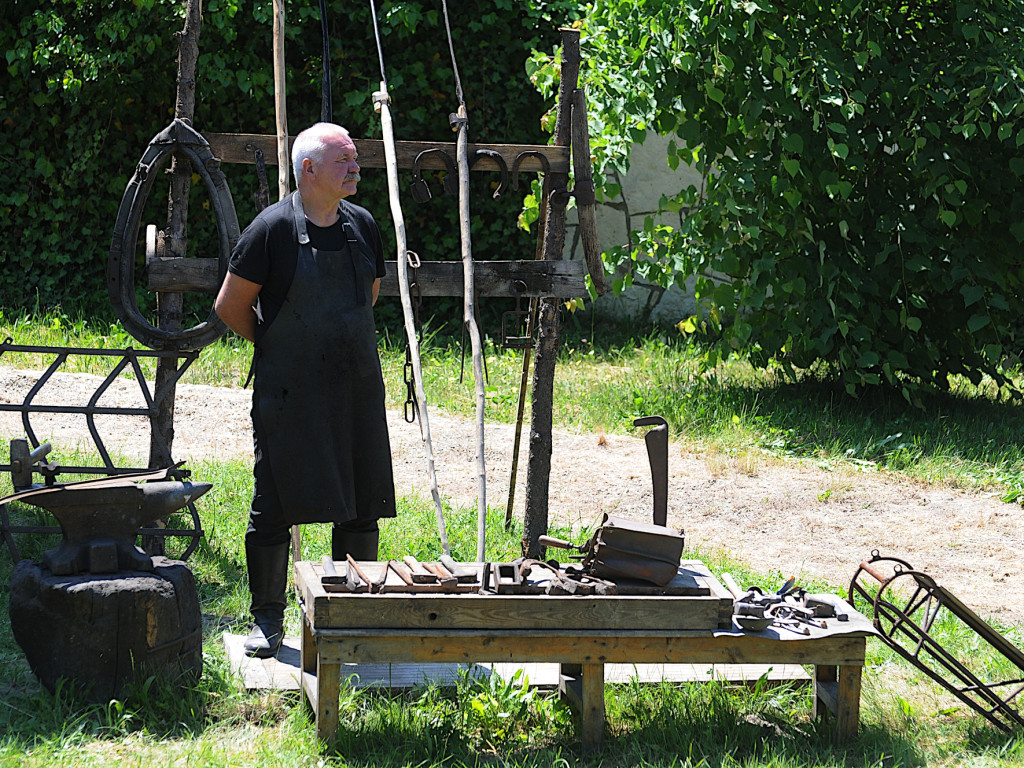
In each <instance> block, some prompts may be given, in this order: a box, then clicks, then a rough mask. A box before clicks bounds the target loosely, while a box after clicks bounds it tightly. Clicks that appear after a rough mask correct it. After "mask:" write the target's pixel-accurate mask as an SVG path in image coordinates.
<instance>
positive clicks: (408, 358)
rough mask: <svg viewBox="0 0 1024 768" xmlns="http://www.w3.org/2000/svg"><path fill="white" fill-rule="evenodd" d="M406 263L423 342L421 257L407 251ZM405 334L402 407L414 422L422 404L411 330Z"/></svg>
mask: <svg viewBox="0 0 1024 768" xmlns="http://www.w3.org/2000/svg"><path fill="white" fill-rule="evenodd" d="M405 256H406V263H407V264H408V265H409V268H410V269H411V270H412V280H411V281H410V283H409V294H410V297H411V298H412V318H413V327H414V328H415V329H416V341H417V342H419V343H420V344H423V326H422V325H421V324H420V307H422V306H423V292H422V291H421V290H420V283H419V268H420V257H419V254H417V253H416V252H415V251H406V255H405ZM403 335H404V336H405V369H404V371H403V378H404V380H405V405H404V407H403V408H402V415H403V416H404V417H405V420H406V421H407V422H408V423H409V424H412V423H413V422H414V421H416V415H417V414H418V413H419V411H420V404H419V402H418V401H417V399H416V386H415V384H416V382H415V379H414V377H413V366H412V345H411V344H409V332H408V330H405V331H403Z"/></svg>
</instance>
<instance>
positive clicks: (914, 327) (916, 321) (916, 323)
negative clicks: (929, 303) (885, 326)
mask: <svg viewBox="0 0 1024 768" xmlns="http://www.w3.org/2000/svg"><path fill="white" fill-rule="evenodd" d="M907 329H908V330H910V331H911V332H913V333H917V332H918V331H920V330H921V318H919V317H913V316H910V317H908V318H907Z"/></svg>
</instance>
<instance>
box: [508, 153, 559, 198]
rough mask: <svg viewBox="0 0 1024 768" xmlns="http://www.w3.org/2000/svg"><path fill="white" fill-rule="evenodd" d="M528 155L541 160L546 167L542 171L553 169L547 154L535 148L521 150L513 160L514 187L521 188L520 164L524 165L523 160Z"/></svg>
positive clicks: (542, 165) (543, 166)
mask: <svg viewBox="0 0 1024 768" xmlns="http://www.w3.org/2000/svg"><path fill="white" fill-rule="evenodd" d="M528 157H532V158H535V159H536V160H538V161H540V165H541V167H542V168H543V169H544V170H543V171H540V173H547V172H548V171H549V170H550V169H551V163H550V162H549V161H548V157H547V155H545V154H544V153H543V152H538V151H537V150H535V149H528V150H526V151H525V152H520V153H519V154H518V155H516V157H515V160H513V161H512V189H516V190H518V189H519V166H520V165H522V162H523V160H525V159H526V158H528Z"/></svg>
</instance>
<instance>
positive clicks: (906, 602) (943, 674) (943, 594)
mask: <svg viewBox="0 0 1024 768" xmlns="http://www.w3.org/2000/svg"><path fill="white" fill-rule="evenodd" d="M865 577H870V578H865ZM865 602H866V603H868V604H869V605H871V606H872V607H873V609H874V619H873V621H874V625H875V628H876V629H877V630H878V632H879V633H880V636H881V638H882V640H883V641H884V642H885V643H886V644H887V645H889V646H890V647H891V648H892V649H893V650H894V651H896V653H898V654H899V655H900V656H902V657H903V658H905V659H906V660H907V661H909V662H910V663H911V664H913V665H914V666H915V667H917V668H918V669H920V670H921V671H922V672H924V673H925V674H926V675H927V676H928V677H930V678H931V679H932V680H934V681H935V682H936V683H938V684H939V685H941V686H942V687H943V688H945V689H946V690H948V691H950V692H951V693H952V694H953V695H955V696H956V697H957V698H958V699H960V700H961V701H962V702H964V703H965V704H967V705H968V706H969V707H971V708H972V709H973V710H975V711H976V712H978V713H979V714H981V715H983V716H984V717H985V718H987V719H988V720H990V721H991V722H992V723H994V724H995V725H997V726H998V727H1000V728H1002V729H1003V730H1006V731H1010V730H1015V729H1017V728H1020V727H1022V726H1024V717H1022V716H1021V714H1020V712H1019V711H1018V710H1017V709H1016V707H1015V706H1014V700H1015V699H1017V698H1018V696H1019V694H1020V693H1021V691H1024V678H1022V677H1021V676H1020V675H1019V674H1018V675H1013V676H1009V677H1007V679H1003V680H996V681H992V682H985V681H984V680H982V678H981V672H980V671H979V672H976V671H974V670H972V669H971V668H970V667H969V666H968V662H967V661H965V660H961V659H958V658H957V657H956V656H954V655H953V654H952V653H950V652H949V651H948V650H946V649H945V648H944V647H943V646H942V644H941V643H939V641H938V640H937V639H936V638H935V637H933V636H932V634H931V633H932V630H933V628H935V627H937V626H942V625H946V626H948V625H949V624H956V623H959V624H960V625H966V626H967V627H968V628H970V629H971V630H973V631H974V632H975V633H977V635H978V636H979V637H980V638H981V639H983V640H985V641H986V642H988V643H989V645H991V646H992V648H994V649H995V650H996V651H998V652H999V653H1000V654H1001V655H1002V656H1004V657H1005V658H1006V659H1007V660H1008V661H1010V662H1011V663H1012V664H1014V665H1016V666H1017V668H1018V670H1016V671H1017V672H1019V671H1020V670H1024V653H1022V652H1021V651H1020V649H1019V648H1017V647H1016V646H1015V645H1013V643H1011V642H1010V641H1009V640H1007V639H1006V638H1005V637H1003V635H1001V634H1000V633H999V632H997V631H996V630H995V629H993V628H992V627H991V626H990V625H989V624H987V623H986V622H985V621H984V620H982V619H981V617H980V616H978V614H976V613H975V612H974V611H972V610H971V609H970V608H968V607H967V606H966V605H964V604H963V603H962V602H960V600H958V599H957V598H956V597H955V596H954V595H952V594H951V593H950V592H949V591H948V590H946V589H945V588H943V587H941V586H939V585H937V584H936V583H935V580H934V579H932V578H931V577H930V576H928V575H927V574H925V573H922V572H921V571H915V570H914V569H913V568H912V567H911V565H910V564H909V563H907V562H906V561H905V560H900V559H898V558H892V557H882V556H880V555H879V554H878V551H877V550H875V551H873V552H872V553H871V560H870V561H868V562H864V563H861V564H860V567H859V568H858V569H857V572H856V573H855V574H854V577H853V580H852V581H851V582H850V603H851V604H852V605H854V607H857V608H858V610H862V612H863V613H865V614H867V613H868V611H864V610H863V606H864V603H865ZM974 666H975V667H977V666H979V665H978V664H975V665H974Z"/></svg>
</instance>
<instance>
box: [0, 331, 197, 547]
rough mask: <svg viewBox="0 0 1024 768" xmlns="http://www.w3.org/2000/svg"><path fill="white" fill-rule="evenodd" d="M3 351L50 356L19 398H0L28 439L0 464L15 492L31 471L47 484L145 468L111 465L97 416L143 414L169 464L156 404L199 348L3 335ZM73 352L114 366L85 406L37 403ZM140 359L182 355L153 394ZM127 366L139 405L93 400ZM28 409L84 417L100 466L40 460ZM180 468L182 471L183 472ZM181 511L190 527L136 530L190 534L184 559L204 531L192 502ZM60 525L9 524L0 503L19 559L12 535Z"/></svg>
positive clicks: (1, 528) (0, 517)
mask: <svg viewBox="0 0 1024 768" xmlns="http://www.w3.org/2000/svg"><path fill="white" fill-rule="evenodd" d="M7 353H26V354H37V355H53V361H52V362H51V363H50V364H49V365H48V366H47V368H46V370H45V371H44V372H43V373H42V374H41V375H40V377H39V380H38V381H37V382H36V383H35V384H34V385H33V386H32V388H31V389H30V390H29V392H28V394H26V395H25V398H24V400H23V401H22V402H21V403H0V411H7V412H11V411H13V412H16V413H20V414H21V422H22V426H23V427H24V430H25V434H26V435H27V436H28V440H27V441H24V440H21V441H19V440H15V441H13V442H12V449H11V454H12V455H11V457H10V459H11V460H10V462H9V463H7V464H0V472H10V473H11V477H12V479H13V480H14V484H15V488H14V490H15V491H18V490H23V489H24V487H25V486H27V485H31V484H32V477H33V474H34V473H38V474H40V475H42V477H43V478H44V480H45V482H46V483H47V484H53V483H54V482H55V480H56V477H57V475H59V474H73V475H108V476H111V475H125V474H131V473H137V472H145V471H148V470H147V468H144V467H117V466H115V465H114V462H113V460H112V459H111V458H110V452H109V451H108V450H107V447H106V445H104V443H103V439H102V437H100V433H99V430H98V429H97V427H96V417H97V416H145V417H146V418H147V419H148V420H149V424H150V431H151V440H153V441H155V442H156V445H157V447H158V448H159V449H160V450H161V451H162V452H163V453H164V454H165V455H166V457H167V460H168V464H171V463H172V461H171V456H170V448H169V447H168V446H167V444H166V441H164V439H163V437H162V435H161V434H160V430H158V429H157V428H156V427H155V423H156V418H157V414H158V412H159V410H160V408H161V407H162V406H163V405H164V401H165V400H166V399H167V397H168V396H169V395H170V393H172V392H173V391H174V387H175V386H176V385H177V382H178V380H179V379H180V378H181V376H182V374H184V373H185V371H186V370H188V368H189V366H190V365H191V364H192V363H193V362H194V361H195V359H196V358H197V357H198V356H199V353H198V352H178V351H173V350H171V351H165V352H159V351H153V350H136V349H132V348H130V347H129V348H128V349H114V350H111V349H90V348H72V347H44V346H35V345H21V344H15V343H14V341H13V340H12V339H11V338H10V337H8V338H6V339H4V341H3V342H2V343H0V358H2V357H3V355H4V354H7ZM72 356H88V357H97V358H110V360H111V362H112V363H113V367H112V368H111V370H110V372H109V373H108V374H107V376H106V377H105V378H103V379H102V381H101V382H100V383H99V384H98V385H97V386H96V389H95V390H94V392H93V393H92V395H91V397H90V398H89V402H88V404H87V405H85V406H76V405H44V404H39V403H36V402H35V401H36V399H37V396H38V395H39V394H40V392H41V391H43V390H44V388H45V387H46V384H47V383H48V382H49V381H50V379H51V378H52V377H53V375H54V374H55V373H56V372H58V371H59V370H60V369H61V368H62V367H63V366H64V364H65V363H66V362H67V360H68V358H69V357H72ZM145 358H180V360H181V362H180V363H179V364H178V367H177V370H176V373H175V375H174V377H173V378H172V379H171V380H169V381H165V382H163V383H162V385H161V386H160V387H159V388H158V389H157V391H156V392H155V393H150V390H149V387H148V386H147V383H146V377H145V374H144V373H143V370H142V366H141V364H140V362H139V361H140V360H141V359H145ZM126 369H130V370H131V371H132V373H133V374H134V376H135V381H136V382H137V383H138V385H139V392H140V394H141V399H142V402H143V403H144V405H143V406H136V407H115V406H101V405H98V403H99V401H100V399H101V398H102V397H103V395H104V393H105V392H107V390H108V389H109V388H110V386H111V384H113V383H114V381H115V380H116V379H117V378H118V377H119V376H120V375H121V373H122V372H124V371H125V370H126ZM33 414H70V415H80V416H84V417H85V420H86V424H87V426H88V428H89V434H90V436H91V437H92V442H93V447H94V448H95V450H96V452H97V453H98V454H99V455H100V459H101V460H102V462H103V465H102V466H92V467H90V466H58V465H56V464H52V463H44V461H43V459H44V458H45V456H46V454H47V453H48V452H49V448H48V446H46V445H45V444H43V445H42V447H41V444H40V441H39V437H38V435H37V433H36V430H35V429H34V428H33V425H32V415H33ZM178 472H179V473H182V472H185V470H179V471H178ZM185 473H186V474H187V472H185ZM186 510H187V513H188V514H189V515H190V517H191V523H192V528H165V527H163V528H160V527H147V528H143V529H141V530H140V531H139V534H140V535H142V536H156V537H162V538H165V539H166V537H168V536H174V537H182V538H188V539H190V541H189V543H188V545H187V547H186V549H185V551H184V552H183V553H181V554H180V555H178V558H179V559H181V560H185V559H187V558H188V557H189V556H190V555H191V554H192V552H194V551H195V548H196V546H198V544H199V539H200V537H201V536H202V535H203V530H202V525H201V523H200V520H199V513H198V511H197V510H196V508H195V505H194V504H192V503H190V504H188V505H187V507H186V508H185V509H184V510H182V512H183V513H184V512H185V511H186ZM60 530H61V529H60V528H59V527H58V526H36V525H13V524H12V523H11V520H10V516H9V514H8V511H7V505H6V504H0V535H2V537H3V540H4V542H5V543H6V544H7V548H8V550H10V553H11V556H12V557H13V558H14V560H15V561H17V560H19V559H20V553H19V551H18V548H17V545H16V544H15V541H14V536H13V534H15V533H27V534H44V533H45V534H50V533H60Z"/></svg>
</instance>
